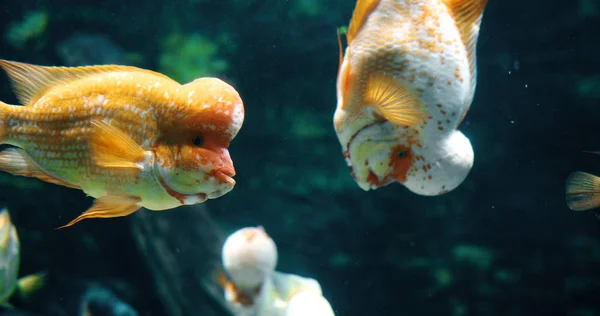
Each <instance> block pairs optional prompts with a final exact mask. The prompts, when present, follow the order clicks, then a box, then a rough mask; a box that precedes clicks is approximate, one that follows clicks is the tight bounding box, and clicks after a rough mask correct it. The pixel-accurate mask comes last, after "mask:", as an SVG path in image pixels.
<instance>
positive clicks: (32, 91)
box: [0, 59, 171, 105]
mask: <svg viewBox="0 0 600 316" xmlns="http://www.w3.org/2000/svg"><path fill="white" fill-rule="evenodd" d="M0 67H2V68H3V69H4V70H5V71H6V73H7V74H8V77H9V78H10V81H11V83H12V86H13V89H14V91H15V94H16V95H17V98H18V99H19V102H21V104H22V105H29V104H32V103H33V102H35V101H37V99H39V98H40V97H41V96H42V95H44V93H46V92H47V91H48V90H49V89H51V88H52V87H54V86H56V85H59V84H64V83H67V82H70V81H73V80H77V79H81V78H84V77H87V76H91V75H95V74H100V73H108V72H145V73H148V74H153V75H155V76H160V77H163V78H167V79H169V80H171V79H170V78H168V77H166V76H165V75H163V74H160V73H157V72H154V71H150V70H146V69H141V68H137V67H133V66H120V65H104V66H81V67H48V66H38V65H32V64H26V63H19V62H14V61H8V60H2V59H0Z"/></svg>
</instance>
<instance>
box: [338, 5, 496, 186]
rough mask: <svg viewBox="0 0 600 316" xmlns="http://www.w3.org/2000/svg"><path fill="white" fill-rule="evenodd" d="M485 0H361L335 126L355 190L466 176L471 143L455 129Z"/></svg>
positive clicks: (468, 92) (472, 73) (343, 60)
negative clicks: (355, 185) (355, 184)
mask: <svg viewBox="0 0 600 316" xmlns="http://www.w3.org/2000/svg"><path fill="white" fill-rule="evenodd" d="M486 2H487V1H486V0H358V2H357V4H356V8H355V10H354V13H353V16H352V20H351V22H350V26H349V29H348V32H347V39H348V47H347V48H346V52H345V54H344V55H343V56H342V55H341V56H340V69H339V73H338V81H337V99H338V104H337V108H336V111H335V116H334V125H335V130H336V133H337V135H338V138H339V141H340V143H341V145H342V149H343V152H344V156H345V158H346V161H347V163H348V165H349V166H350V168H351V171H352V175H353V177H354V179H355V181H356V182H357V183H358V185H359V186H360V187H361V188H362V189H364V190H369V189H376V188H379V187H381V186H384V185H387V184H389V183H392V182H399V183H402V184H403V185H404V186H406V187H407V188H408V189H409V190H411V191H412V192H415V193H417V194H421V195H438V194H443V193H445V192H448V191H451V190H453V189H454V188H456V187H457V186H459V185H460V183H462V182H463V181H464V179H465V178H466V176H467V175H468V173H469V171H470V170H471V167H472V165H473V158H474V154H473V149H472V147H471V143H470V141H469V139H468V138H467V137H465V135H463V134H462V133H461V132H460V131H458V130H457V128H458V126H459V124H460V122H461V121H462V119H463V118H464V116H465V115H466V113H467V111H468V109H469V107H470V104H471V102H472V100H473V95H474V93H475V86H476V73H477V72H476V62H475V46H476V43H477V37H478V35H479V25H480V22H481V17H482V14H483V10H484V8H485V6H486ZM340 51H341V47H340ZM341 52H342V51H341Z"/></svg>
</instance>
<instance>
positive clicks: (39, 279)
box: [17, 272, 47, 299]
mask: <svg viewBox="0 0 600 316" xmlns="http://www.w3.org/2000/svg"><path fill="white" fill-rule="evenodd" d="M46 275H47V274H46V272H38V273H35V274H30V275H27V276H24V277H22V278H20V279H19V280H18V283H17V289H18V295H19V296H20V297H22V298H25V299H27V298H29V297H30V296H31V295H32V294H35V293H36V292H37V291H38V290H40V289H41V288H42V287H43V286H44V284H45V283H46Z"/></svg>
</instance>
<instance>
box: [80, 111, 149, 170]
mask: <svg viewBox="0 0 600 316" xmlns="http://www.w3.org/2000/svg"><path fill="white" fill-rule="evenodd" d="M91 124H92V132H91V134H90V138H89V140H88V141H89V146H90V151H91V157H92V160H94V162H95V163H96V164H97V165H99V166H102V167H106V168H136V169H140V170H141V169H142V168H143V167H142V165H141V163H142V162H143V161H144V157H145V155H146V150H144V148H142V146H140V145H139V144H137V143H136V142H135V141H134V140H133V139H132V138H131V137H129V135H127V134H125V132H123V131H122V130H121V129H119V128H118V127H115V126H113V125H111V124H109V123H107V122H106V121H103V120H93V121H92V122H91Z"/></svg>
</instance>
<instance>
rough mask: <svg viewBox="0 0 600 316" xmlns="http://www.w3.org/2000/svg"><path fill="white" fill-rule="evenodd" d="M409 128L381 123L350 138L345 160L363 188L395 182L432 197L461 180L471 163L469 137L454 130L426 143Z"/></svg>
mask: <svg viewBox="0 0 600 316" xmlns="http://www.w3.org/2000/svg"><path fill="white" fill-rule="evenodd" d="M410 131H411V129H409V128H405V127H400V126H397V125H394V124H390V123H389V122H381V123H375V124H372V125H370V126H368V127H366V128H364V129H362V130H361V131H360V132H358V133H357V134H356V135H355V136H354V137H353V138H352V140H351V141H350V143H349V145H348V151H347V154H346V159H347V162H348V165H349V166H350V168H351V170H352V176H353V177H354V180H355V181H356V183H357V184H358V185H359V186H360V187H361V188H362V189H363V190H365V191H368V190H375V189H377V188H380V187H383V186H385V185H388V184H390V183H393V182H398V183H401V184H402V185H404V186H405V187H406V188H408V189H409V190H410V191H412V192H413V193H416V194H419V195H425V196H432V195H440V194H443V193H446V192H449V191H451V190H453V189H455V188H456V187H458V185H460V184H461V183H462V182H463V181H464V179H465V178H466V176H467V175H468V173H469V171H470V170H471V167H472V166H473V149H472V147H471V143H470V142H469V140H468V138H466V137H465V136H464V135H463V134H462V133H460V132H459V131H454V133H452V134H451V135H450V136H449V137H447V138H444V139H443V140H442V141H439V142H435V143H432V144H429V143H428V142H427V141H423V139H422V138H419V137H418V135H419V133H417V132H413V133H411V132H410ZM413 131H414V130H413Z"/></svg>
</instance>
